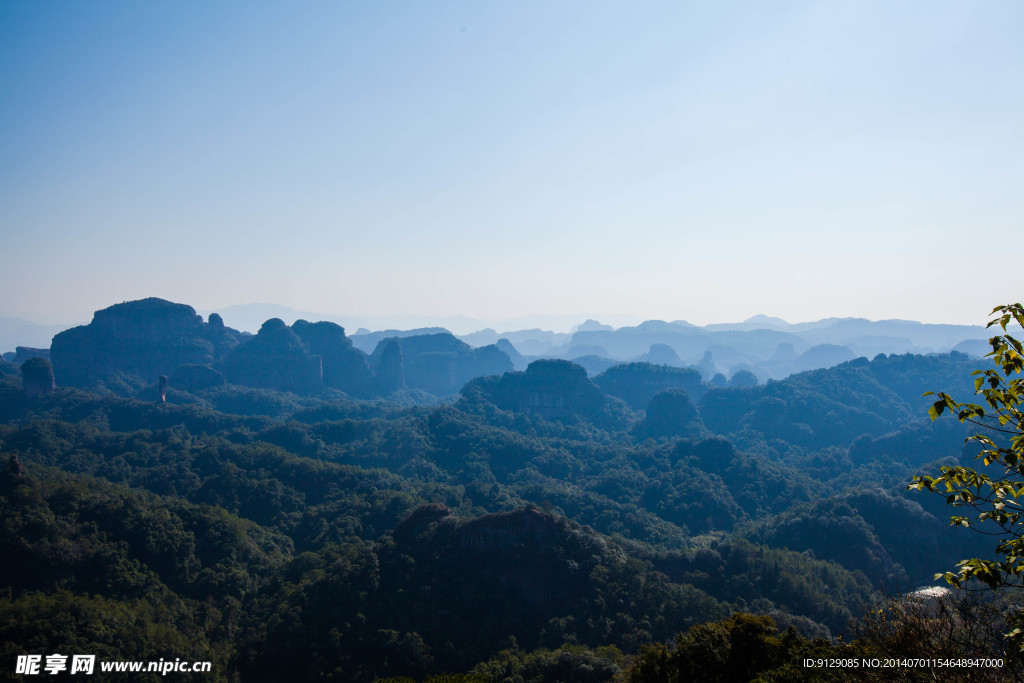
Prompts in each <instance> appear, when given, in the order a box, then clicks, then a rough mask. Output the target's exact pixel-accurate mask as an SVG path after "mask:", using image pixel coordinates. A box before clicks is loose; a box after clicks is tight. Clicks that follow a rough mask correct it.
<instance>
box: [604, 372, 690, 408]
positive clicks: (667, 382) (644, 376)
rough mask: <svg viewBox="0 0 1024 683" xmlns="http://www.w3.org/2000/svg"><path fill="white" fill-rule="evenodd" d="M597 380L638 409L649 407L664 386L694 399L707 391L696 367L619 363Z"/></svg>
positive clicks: (612, 394) (606, 391)
mask: <svg viewBox="0 0 1024 683" xmlns="http://www.w3.org/2000/svg"><path fill="white" fill-rule="evenodd" d="M594 383H595V384H597V385H598V386H599V387H601V390H602V391H604V392H605V393H606V394H610V395H611V396H617V397H619V398H621V399H622V400H623V401H625V402H626V403H627V404H628V405H629V406H630V407H631V408H633V409H635V410H643V409H644V408H646V407H647V405H648V404H649V403H650V402H651V399H652V398H654V395H655V394H657V393H658V392H659V391H662V390H664V389H682V390H684V391H685V392H686V394H687V395H688V396H689V398H690V400H691V401H693V402H697V401H699V400H700V399H701V397H702V396H704V394H705V393H707V389H706V388H705V387H704V385H703V383H702V382H701V376H700V373H699V372H697V371H696V370H694V369H692V368H673V367H669V366H666V365H652V364H650V363H626V364H624V365H616V366H614V367H611V368H608V369H607V370H605V371H604V372H602V373H601V374H600V375H598V376H597V377H595V378H594Z"/></svg>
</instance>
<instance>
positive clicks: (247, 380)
mask: <svg viewBox="0 0 1024 683" xmlns="http://www.w3.org/2000/svg"><path fill="white" fill-rule="evenodd" d="M218 368H219V369H220V370H221V372H223V373H224V376H225V377H226V378H227V380H228V381H229V382H231V383H232V384H242V385H245V386H250V387H259V388H263V389H275V390H277V391H291V392H293V393H296V394H312V393H316V392H317V391H319V390H320V389H321V388H323V362H322V360H321V358H320V356H319V355H317V354H314V353H311V352H310V350H309V348H308V347H307V346H306V345H305V344H304V343H303V341H302V339H300V338H299V335H297V334H296V333H295V332H294V331H293V330H292V329H291V328H289V327H288V326H287V325H285V323H284V321H283V320H281V319H280V318H271V319H270V320H268V321H267V322H265V323H263V326H262V327H261V328H260V331H259V333H258V334H257V335H256V336H255V337H253V338H251V339H249V340H247V341H244V342H243V343H241V344H239V345H238V346H236V347H235V348H234V349H233V350H232V351H231V353H229V354H228V355H227V357H225V358H224V360H222V361H221V362H220V364H219V365H218Z"/></svg>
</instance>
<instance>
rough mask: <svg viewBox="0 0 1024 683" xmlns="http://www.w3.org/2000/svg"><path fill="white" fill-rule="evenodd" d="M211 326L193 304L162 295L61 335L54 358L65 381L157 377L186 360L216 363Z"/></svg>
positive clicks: (113, 310) (114, 309) (98, 314)
mask: <svg viewBox="0 0 1024 683" xmlns="http://www.w3.org/2000/svg"><path fill="white" fill-rule="evenodd" d="M207 331H208V326H207V325H206V324H205V323H203V320H202V318H201V317H200V316H199V315H197V314H196V312H195V309H193V308H192V307H191V306H186V305H185V304H176V303H171V302H170V301H164V300H163V299H156V298H150V299H142V300H139V301H129V302H127V303H122V304H117V305H114V306H111V307H109V308H105V309H103V310H102V311H96V313H95V314H94V316H93V319H92V322H91V323H89V324H88V325H82V326H79V327H74V328H72V329H70V330H65V331H64V332H61V333H59V334H57V335H56V336H55V337H54V338H53V344H52V346H51V347H50V358H51V361H52V362H53V371H54V374H55V375H56V378H57V381H58V382H59V383H60V384H62V385H71V386H86V385H89V384H91V383H92V382H95V381H98V380H101V379H103V378H104V377H107V376H108V375H112V374H114V373H117V372H123V373H127V374H130V375H137V376H139V377H142V378H143V379H146V380H148V381H156V379H157V377H159V376H160V375H164V374H170V373H171V372H172V371H173V370H174V369H175V368H176V367H178V366H179V365H182V364H198V365H208V364H210V363H212V362H213V360H214V349H215V347H214V344H213V343H211V342H210V341H209V339H208V338H207V336H208V334H207Z"/></svg>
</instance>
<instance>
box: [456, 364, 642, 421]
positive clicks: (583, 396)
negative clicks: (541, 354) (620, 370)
mask: <svg viewBox="0 0 1024 683" xmlns="http://www.w3.org/2000/svg"><path fill="white" fill-rule="evenodd" d="M464 394H467V395H470V394H479V395H481V396H482V397H483V398H484V399H485V400H488V401H490V402H492V403H494V404H495V405H496V406H498V407H499V408H504V409H505V410H512V411H515V412H521V413H529V414H534V413H536V414H539V415H541V416H542V417H545V418H547V419H550V420H577V419H583V420H587V421H589V422H593V423H594V424H600V425H603V426H607V427H611V426H612V425H613V424H617V423H618V422H619V421H620V418H621V417H622V416H621V415H620V414H619V412H617V411H616V410H615V407H614V405H613V404H611V403H609V400H608V398H607V397H606V396H605V395H604V394H603V393H601V390H600V389H599V388H598V387H597V385H595V384H594V383H593V382H591V381H590V380H589V379H587V371H586V370H584V369H583V368H582V367H581V366H579V365H576V364H575V363H572V362H570V361H567V360H550V359H547V360H538V361H534V362H533V363H530V365H529V367H527V368H526V372H509V373H505V374H504V375H502V376H501V377H500V378H497V379H495V378H488V381H481V380H476V381H475V382H473V383H472V384H471V385H469V386H467V388H466V390H465V391H464ZM613 401H614V399H613ZM616 403H617V402H616ZM618 405H619V406H621V405H622V404H621V403H618Z"/></svg>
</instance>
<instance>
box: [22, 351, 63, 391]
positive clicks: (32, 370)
mask: <svg viewBox="0 0 1024 683" xmlns="http://www.w3.org/2000/svg"><path fill="white" fill-rule="evenodd" d="M21 381H22V386H23V388H24V391H25V395H26V396H28V397H29V398H35V397H36V396H47V395H49V394H52V393H53V392H54V391H55V390H56V389H57V385H56V383H54V381H53V367H51V365H50V361H48V360H46V359H45V358H38V357H37V358H29V359H28V360H27V361H25V362H24V363H22V364H21Z"/></svg>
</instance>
